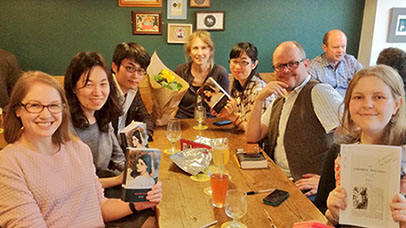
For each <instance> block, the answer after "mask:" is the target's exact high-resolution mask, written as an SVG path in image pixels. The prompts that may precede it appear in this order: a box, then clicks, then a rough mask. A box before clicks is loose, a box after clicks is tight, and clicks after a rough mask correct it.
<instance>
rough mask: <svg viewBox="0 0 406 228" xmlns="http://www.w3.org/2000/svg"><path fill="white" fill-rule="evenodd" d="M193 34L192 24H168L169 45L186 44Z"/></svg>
mask: <svg viewBox="0 0 406 228" xmlns="http://www.w3.org/2000/svg"><path fill="white" fill-rule="evenodd" d="M192 33H193V25H192V24H174V23H168V38H167V42H168V44H184V43H186V41H187V40H188V38H189V36H190V35H192Z"/></svg>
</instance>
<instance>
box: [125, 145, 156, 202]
mask: <svg viewBox="0 0 406 228" xmlns="http://www.w3.org/2000/svg"><path fill="white" fill-rule="evenodd" d="M161 154H162V152H161V150H159V149H151V148H132V147H128V148H127V150H126V159H127V162H126V167H125V170H124V180H123V184H122V188H123V189H122V197H121V199H122V200H123V201H126V202H145V201H148V200H147V199H146V196H147V192H149V191H150V190H151V189H152V186H154V184H155V183H156V182H157V181H158V174H159V166H160V162H161Z"/></svg>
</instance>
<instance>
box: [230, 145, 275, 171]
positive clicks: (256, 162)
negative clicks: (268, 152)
mask: <svg viewBox="0 0 406 228" xmlns="http://www.w3.org/2000/svg"><path fill="white" fill-rule="evenodd" d="M235 159H236V161H237V163H238V165H239V167H240V168H241V169H263V168H268V161H267V160H266V158H265V156H264V155H263V153H262V152H259V153H256V154H252V153H251V154H247V153H244V151H243V150H242V149H238V150H237V153H236V154H235Z"/></svg>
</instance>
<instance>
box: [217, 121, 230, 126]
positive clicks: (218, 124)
mask: <svg viewBox="0 0 406 228" xmlns="http://www.w3.org/2000/svg"><path fill="white" fill-rule="evenodd" d="M213 124H214V125H216V126H224V125H228V124H231V121H230V120H222V121H217V122H215V123H213Z"/></svg>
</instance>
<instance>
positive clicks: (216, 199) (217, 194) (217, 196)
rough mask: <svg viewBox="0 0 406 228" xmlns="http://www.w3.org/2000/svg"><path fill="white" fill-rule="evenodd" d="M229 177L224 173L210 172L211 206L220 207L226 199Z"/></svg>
mask: <svg viewBox="0 0 406 228" xmlns="http://www.w3.org/2000/svg"><path fill="white" fill-rule="evenodd" d="M229 182H230V178H229V176H228V174H226V173H221V172H220V173H218V172H215V173H212V174H211V175H210V185H211V190H212V198H213V206H214V207H217V208H222V207H223V205H224V203H225V202H224V201H225V200H226V193H227V189H228V183H229Z"/></svg>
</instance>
